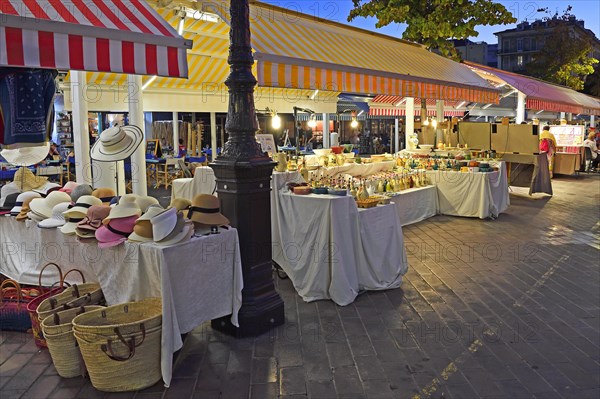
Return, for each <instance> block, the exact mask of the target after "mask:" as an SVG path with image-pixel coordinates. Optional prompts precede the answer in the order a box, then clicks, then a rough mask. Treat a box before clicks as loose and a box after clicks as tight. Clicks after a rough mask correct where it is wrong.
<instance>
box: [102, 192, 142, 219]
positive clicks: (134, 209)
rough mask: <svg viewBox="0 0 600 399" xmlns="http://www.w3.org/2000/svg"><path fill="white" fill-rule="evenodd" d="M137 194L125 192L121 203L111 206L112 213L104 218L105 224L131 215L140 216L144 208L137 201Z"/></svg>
mask: <svg viewBox="0 0 600 399" xmlns="http://www.w3.org/2000/svg"><path fill="white" fill-rule="evenodd" d="M136 198H137V196H136V195H134V194H125V195H123V196H122V197H121V199H120V200H119V203H118V204H117V205H115V206H114V207H112V208H111V210H110V214H109V215H108V217H107V218H106V219H104V224H107V223H108V222H109V221H110V220H112V219H120V218H126V217H129V216H136V219H137V217H140V215H141V214H142V210H141V209H140V207H139V206H138V204H137V203H136V201H135V200H136Z"/></svg>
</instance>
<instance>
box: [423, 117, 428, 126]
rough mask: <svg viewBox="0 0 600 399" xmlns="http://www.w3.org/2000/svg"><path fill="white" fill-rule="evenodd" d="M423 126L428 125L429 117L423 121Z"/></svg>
mask: <svg viewBox="0 0 600 399" xmlns="http://www.w3.org/2000/svg"><path fill="white" fill-rule="evenodd" d="M423 126H429V118H427V119H425V120H424V121H423Z"/></svg>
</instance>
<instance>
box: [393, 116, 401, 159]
mask: <svg viewBox="0 0 600 399" xmlns="http://www.w3.org/2000/svg"><path fill="white" fill-rule="evenodd" d="M398 151H400V126H399V123H398V118H396V119H395V120H394V151H391V152H392V154H394V153H396V152H398Z"/></svg>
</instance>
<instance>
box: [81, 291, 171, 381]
mask: <svg viewBox="0 0 600 399" xmlns="http://www.w3.org/2000/svg"><path fill="white" fill-rule="evenodd" d="M73 333H74V336H75V338H76V339H77V342H78V344H79V348H80V349H81V354H82V355H83V359H84V361H85V365H86V368H87V370H88V373H89V376H90V380H91V381H92V385H93V386H94V387H95V388H96V389H98V390H100V391H105V392H123V391H135V390H139V389H143V388H147V387H149V386H152V385H154V384H155V383H156V382H157V381H159V380H160V378H161V369H160V349H161V337H162V303H161V299H160V298H149V299H145V300H142V301H139V302H130V303H125V304H120V305H115V306H110V307H108V308H104V309H98V310H95V311H92V312H87V313H84V314H81V315H79V316H77V317H76V318H75V319H73Z"/></svg>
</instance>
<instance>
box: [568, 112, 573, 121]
mask: <svg viewBox="0 0 600 399" xmlns="http://www.w3.org/2000/svg"><path fill="white" fill-rule="evenodd" d="M572 120H573V113H572V112H567V121H569V122H571V121H572Z"/></svg>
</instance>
